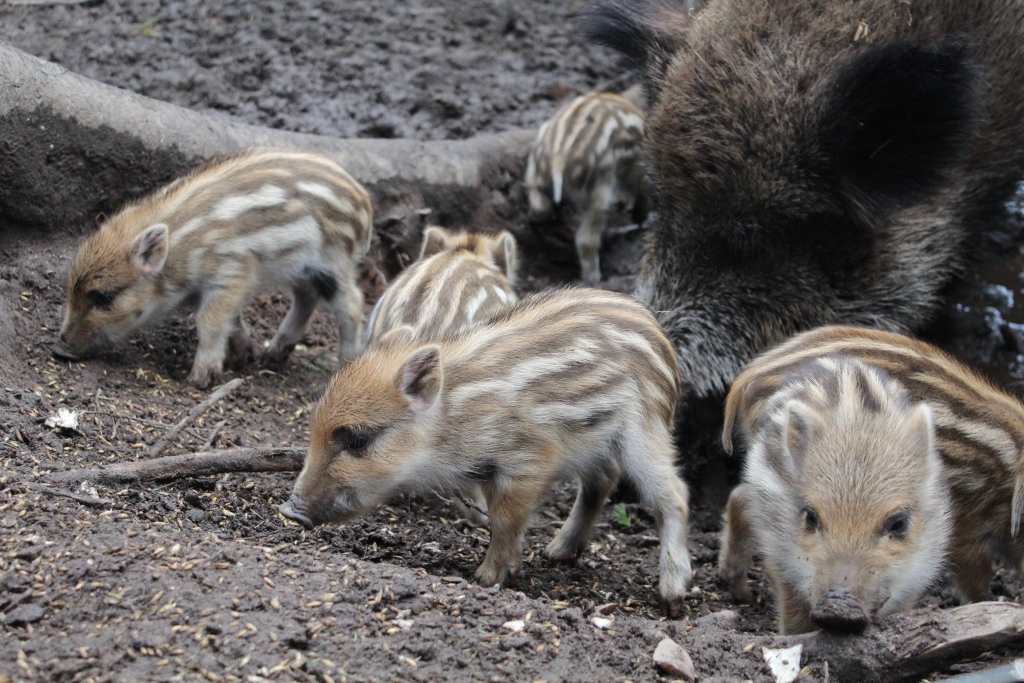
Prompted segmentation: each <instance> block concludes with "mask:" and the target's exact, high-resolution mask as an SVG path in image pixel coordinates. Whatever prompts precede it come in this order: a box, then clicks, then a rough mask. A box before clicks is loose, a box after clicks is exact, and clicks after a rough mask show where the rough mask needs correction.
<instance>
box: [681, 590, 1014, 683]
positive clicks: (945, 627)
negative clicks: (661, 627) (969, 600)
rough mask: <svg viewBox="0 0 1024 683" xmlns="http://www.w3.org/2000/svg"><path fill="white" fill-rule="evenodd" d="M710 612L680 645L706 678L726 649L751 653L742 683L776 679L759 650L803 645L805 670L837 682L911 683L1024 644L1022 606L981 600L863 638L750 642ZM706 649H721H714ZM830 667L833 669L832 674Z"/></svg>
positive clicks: (920, 614)
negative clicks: (809, 669) (991, 653)
mask: <svg viewBox="0 0 1024 683" xmlns="http://www.w3.org/2000/svg"><path fill="white" fill-rule="evenodd" d="M715 616H716V615H714V614H712V615H709V617H703V618H701V619H697V620H695V621H694V622H693V625H692V629H691V630H689V631H687V632H686V633H681V632H679V631H677V634H678V637H677V640H678V641H679V644H680V645H682V646H683V647H685V648H686V650H687V651H688V652H689V653H690V654H691V656H692V657H693V660H694V664H695V665H696V668H697V673H698V674H699V675H700V676H702V677H703V676H711V675H713V674H714V673H715V672H716V670H717V667H718V665H719V654H720V652H721V651H723V650H724V651H731V652H745V653H747V655H746V656H747V657H749V659H746V658H744V659H743V667H742V670H741V671H735V672H733V673H735V677H736V678H741V677H742V678H746V679H750V680H753V681H755V682H760V681H765V682H768V681H772V680H773V677H772V675H771V673H770V672H769V669H768V665H767V664H766V663H765V662H764V660H763V657H762V654H761V648H762V647H766V648H770V649H784V648H790V647H792V646H794V645H797V644H798V643H799V644H802V645H803V654H802V657H801V661H800V666H801V667H805V666H810V667H811V670H812V671H816V672H817V673H816V675H817V676H818V677H821V678H823V677H824V676H823V674H824V672H825V671H826V670H827V671H828V672H829V677H828V680H831V681H835V682H836V683H909V682H910V681H915V682H916V681H920V680H921V679H923V678H925V677H928V676H929V675H930V674H932V673H941V672H944V671H947V670H949V668H950V667H951V666H952V665H954V664H957V663H959V662H964V661H969V660H971V659H975V658H977V657H978V656H980V655H982V654H984V653H986V652H991V651H993V650H999V649H1001V648H1008V647H1013V646H1015V645H1017V644H1019V643H1021V642H1024V606H1022V605H1018V604H1015V603H1010V602H977V603H974V604H971V605H964V606H963V607H955V608H953V609H937V608H926V609H920V610H914V611H912V612H904V613H902V614H897V615H893V616H891V617H889V618H888V619H886V620H885V621H883V622H882V623H881V624H880V625H872V626H870V627H868V629H867V630H866V631H865V632H864V633H862V634H859V635H856V634H841V633H832V632H825V631H818V632H814V633H806V634H802V635H797V636H775V637H772V636H763V637H760V638H754V637H751V636H750V634H745V633H741V632H739V631H736V630H733V629H731V628H727V627H725V626H724V625H723V624H722V622H721V620H717V621H716V620H715V619H714V618H713V617H715ZM708 643H715V644H716V646H715V647H714V648H708V647H707V644H708ZM826 667H827V669H826Z"/></svg>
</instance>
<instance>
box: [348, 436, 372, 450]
mask: <svg viewBox="0 0 1024 683" xmlns="http://www.w3.org/2000/svg"><path fill="white" fill-rule="evenodd" d="M369 445H370V437H369V436H367V435H366V434H363V433H362V432H354V433H353V434H352V435H350V436H349V437H348V450H350V451H361V450H363V449H364V448H366V447H367V446H369Z"/></svg>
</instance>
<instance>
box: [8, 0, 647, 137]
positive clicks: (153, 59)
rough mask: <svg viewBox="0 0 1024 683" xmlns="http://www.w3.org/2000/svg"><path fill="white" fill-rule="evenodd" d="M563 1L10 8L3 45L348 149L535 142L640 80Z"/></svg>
mask: <svg viewBox="0 0 1024 683" xmlns="http://www.w3.org/2000/svg"><path fill="white" fill-rule="evenodd" d="M579 4H580V3H578V2H560V1H558V0H531V1H530V2H522V1H512V0H504V1H503V0H416V1H414V2H395V1H393V0H391V1H384V2H382V1H381V0H327V1H324V0H289V1H288V2H282V1H281V0H259V1H257V2H252V1H249V0H224V1H223V2H217V3H208V2H201V1H199V0H187V1H184V2H157V1H155V0H141V1H139V0H133V1H131V2H125V1H118V0H107V1H106V2H100V3H95V6H92V7H81V6H71V7H66V6H63V7H62V6H53V5H44V6H11V5H3V4H0V39H2V40H6V41H8V42H10V43H11V44H12V45H14V46H15V47H18V48H21V49H23V50H25V51H27V52H30V53H31V54H34V55H36V56H38V57H43V58H44V59H49V60H51V61H54V62H57V63H59V64H62V65H63V66H65V67H67V68H68V69H70V70H72V71H75V72H77V73H80V74H83V75H85V76H88V77H90V78H95V79H96V80H99V81H102V82H104V83H109V84H111V85H116V86H118V87H121V88H126V89H128V90H131V91H133V92H137V93H141V94H143V95H148V96H150V97H155V98H157V99H159V100H164V101H166V102H173V103H175V104H180V105H182V106H186V107H191V108H193V109H197V110H200V111H215V112H223V113H226V114H230V115H232V116H234V117H238V118H240V119H242V120H244V121H246V122H248V123H252V124H256V125H263V126H269V127H272V128H283V129H287V130H294V131H300V132H303V133H320V134H323V135H335V136H339V137H384V138H391V137H406V138H420V139H441V138H464V137H469V136H471V135H476V134H477V133H481V132H487V131H500V130H506V129H508V128H516V127H520V128H534V127H538V126H540V124H541V123H542V122H543V121H544V120H545V119H546V118H547V117H548V116H550V115H551V113H552V112H553V111H554V109H555V108H556V107H557V106H558V104H559V101H560V100H562V99H563V98H565V97H566V96H568V95H570V94H572V95H579V94H582V93H584V92H587V91H589V90H594V89H598V88H601V89H616V90H621V89H625V88H626V87H628V85H629V84H630V81H629V78H630V74H629V73H628V72H627V71H626V70H625V69H624V68H623V66H622V61H621V59H620V58H619V57H617V56H615V55H614V54H613V53H611V52H609V51H606V50H603V49H600V48H596V47H592V46H589V45H587V44H585V43H584V42H583V41H582V39H580V38H579V36H578V35H577V33H576V32H575V31H574V30H573V26H572V22H571V20H570V16H571V15H572V13H573V12H574V11H575V10H576V8H577V7H578V6H579Z"/></svg>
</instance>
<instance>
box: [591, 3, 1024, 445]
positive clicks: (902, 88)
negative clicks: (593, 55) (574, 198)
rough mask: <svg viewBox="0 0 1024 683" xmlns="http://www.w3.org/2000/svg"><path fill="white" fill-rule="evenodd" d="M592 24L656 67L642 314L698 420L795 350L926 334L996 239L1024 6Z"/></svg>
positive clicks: (652, 71)
mask: <svg viewBox="0 0 1024 683" xmlns="http://www.w3.org/2000/svg"><path fill="white" fill-rule="evenodd" d="M585 21H586V29H587V32H588V33H589V34H590V36H591V37H592V38H594V39H596V40H597V41H599V42H602V43H604V44H606V45H610V46H612V47H614V48H617V49H619V50H621V51H623V52H625V53H626V54H627V55H629V56H631V57H632V58H633V59H634V60H636V62H637V63H638V64H639V65H640V66H641V67H642V68H643V72H644V80H645V83H644V86H645V90H646V95H647V98H648V102H649V112H648V115H647V141H646V149H647V153H648V155H649V157H650V161H651V164H652V168H653V172H654V184H655V185H656V188H657V189H656V199H657V201H656V203H657V205H658V217H657V221H656V223H655V224H654V227H653V229H652V230H651V234H650V238H649V241H648V244H647V250H646V254H645V258H644V262H643V265H642V272H641V275H640V279H639V284H638V295H639V296H640V297H641V298H642V299H644V300H645V301H647V302H648V303H650V305H651V306H652V307H653V308H654V310H656V311H657V312H658V318H659V321H660V322H661V324H662V325H663V326H664V328H665V330H666V331H667V333H668V334H669V336H670V338H671V339H672V340H673V342H674V343H675V345H676V347H677V350H678V352H679V362H680V366H681V369H682V374H683V380H684V385H685V386H686V387H687V395H686V396H685V397H684V402H687V403H689V406H690V407H689V410H690V411H691V416H692V414H693V413H692V411H694V410H695V408H694V406H699V405H700V404H701V403H702V402H701V401H699V400H698V399H700V398H702V397H703V398H708V397H714V399H715V403H714V411H713V414H715V415H718V414H720V403H719V402H718V399H720V398H721V395H722V393H723V392H724V391H725V390H726V389H727V388H728V386H729V384H730V383H731V382H732V380H733V378H734V377H735V376H736V374H737V373H738V372H739V371H740V369H741V368H742V367H743V366H744V364H746V363H747V362H748V361H750V360H751V359H752V358H754V356H755V355H757V354H758V353H759V352H760V351H763V350H765V349H767V348H768V347H770V346H772V345H774V344H776V343H778V342H780V341H782V340H783V339H785V338H786V337H788V336H790V335H792V334H794V333H796V332H799V331H802V330H806V329H810V328H812V327H816V326H819V325H825V324H836V323H845V324H858V325H867V326H871V327H875V328H881V329H884V330H890V331H896V332H907V331H912V330H916V329H920V328H921V327H922V326H923V325H924V324H925V323H927V322H928V321H929V319H930V318H931V316H932V314H933V313H934V312H935V310H936V307H937V304H938V303H939V298H940V290H941V289H942V287H943V286H944V285H945V284H947V283H948V282H949V281H950V280H951V279H952V278H953V276H954V275H955V273H956V271H957V269H958V268H959V267H960V266H961V265H962V263H963V262H964V259H965V258H966V257H967V256H968V254H969V251H970V247H971V246H972V245H973V244H974V243H976V242H977V241H978V240H979V237H980V236H981V235H983V234H984V233H986V232H987V231H992V230H994V229H998V227H999V226H1000V224H1001V222H1002V221H1003V219H1004V213H1005V209H1004V203H1005V201H1006V200H1007V199H1008V198H1009V197H1010V196H1011V194H1012V193H1013V191H1014V188H1015V186H1016V183H1017V182H1018V181H1019V180H1020V176H1021V171H1022V165H1024V144H1022V142H1024V140H1022V138H1024V87H1022V86H1024V54H1022V46H1024V3H1020V2H1017V1H1016V0H977V1H975V2H964V1H963V0H908V1H899V0H862V1H860V2H857V1H840V0H828V1H823V0H711V1H710V2H709V3H707V5H706V6H705V7H704V8H703V9H701V10H700V11H698V12H693V11H688V10H687V9H686V6H685V5H683V4H674V3H672V2H669V0H647V1H645V2H639V3H626V2H621V3H615V2H612V3H606V4H603V5H600V6H597V7H595V8H593V9H591V10H590V11H589V12H588V14H587V15H586V17H585ZM703 405H704V409H709V408H710V405H711V403H710V402H708V401H704V402H703ZM705 427H707V425H705ZM705 431H706V429H705Z"/></svg>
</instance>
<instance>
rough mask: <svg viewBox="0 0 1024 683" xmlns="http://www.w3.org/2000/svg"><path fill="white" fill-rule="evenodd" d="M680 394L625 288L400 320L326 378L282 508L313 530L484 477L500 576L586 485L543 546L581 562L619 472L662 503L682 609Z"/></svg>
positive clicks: (672, 600)
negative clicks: (565, 479)
mask: <svg viewBox="0 0 1024 683" xmlns="http://www.w3.org/2000/svg"><path fill="white" fill-rule="evenodd" d="M679 392H680V386H679V371H678V365H677V363H676V357H675V352H674V351H673V349H672V345H671V344H669V342H668V340H667V339H666V338H665V336H664V334H663V333H662V331H661V328H660V327H659V326H658V323H657V322H656V321H655V319H654V317H653V316H652V315H651V313H650V312H649V311H648V310H647V309H646V308H645V307H644V306H643V305H642V304H640V303H639V302H637V301H636V300H635V299H632V298H631V297H627V296H624V295H621V294H615V293H611V292H602V291H598V290H586V289H567V290H554V291H548V292H543V293H540V294H534V295H532V296H529V297H526V298H525V299H523V300H522V301H520V302H519V303H518V304H516V305H514V306H511V307H510V308H508V309H507V310H506V311H505V312H503V313H500V314H498V315H497V316H495V317H494V318H492V319H491V320H490V321H489V322H488V323H487V324H484V325H476V326H473V327H469V328H467V329H465V330H464V331H462V332H461V333H459V334H455V335H449V336H446V337H444V338H443V339H441V340H439V341H437V342H436V343H422V342H419V341H417V340H416V339H415V338H414V337H413V335H412V334H411V333H410V330H409V328H407V327H400V328H397V329H396V330H394V331H393V332H391V333H390V334H388V335H386V336H385V337H383V338H382V339H380V340H378V342H377V343H376V344H375V345H374V346H371V347H369V348H368V349H367V350H366V352H365V353H364V354H363V355H362V356H360V357H359V358H358V359H356V360H355V361H354V362H353V363H351V364H349V365H348V366H347V367H345V368H343V369H342V370H341V372H339V373H338V374H337V375H336V376H335V378H334V379H333V380H332V381H331V383H330V385H329V386H328V388H327V391H326V393H325V394H324V397H323V399H322V400H321V401H320V403H319V405H318V406H317V408H316V411H315V414H314V417H313V432H312V435H311V438H310V449H309V455H308V456H307V458H306V463H305V466H304V467H303V470H302V472H301V474H300V475H299V478H298V480H297V481H296V483H295V489H294V491H293V493H292V496H291V498H290V499H289V500H288V502H286V503H285V504H284V505H283V506H282V507H281V511H282V513H283V514H285V515H286V516H287V517H289V518H291V519H293V520H296V521H298V522H301V523H302V524H304V525H307V526H312V525H315V524H323V523H326V522H345V521H347V520H350V519H353V518H355V517H357V516H359V515H361V514H364V513H366V512H367V511H369V510H371V509H373V508H374V507H375V506H377V505H378V504H380V503H381V502H383V501H384V500H385V499H387V498H388V496H390V495H392V494H393V493H396V492H400V491H435V490H444V489H450V488H453V487H458V486H462V485H465V484H466V483H470V482H477V483H479V484H480V485H481V486H482V487H483V491H484V494H485V496H486V498H487V506H488V514H489V516H490V529H491V544H490V547H489V548H488V550H487V555H486V557H485V559H484V561H483V564H481V566H480V568H479V569H478V570H477V572H476V576H477V578H478V580H479V581H480V582H481V583H482V584H483V585H492V584H497V583H502V582H503V581H505V579H507V578H508V577H509V576H512V575H515V574H516V573H517V572H518V570H519V567H520V563H521V561H522V548H521V543H522V537H523V532H524V530H525V528H526V524H527V521H528V519H529V517H530V514H531V512H532V511H533V509H534V508H535V507H536V505H537V503H538V502H539V500H540V498H541V496H543V495H544V493H545V491H547V489H548V488H549V487H550V486H551V485H552V483H553V482H555V481H557V480H558V478H559V477H560V476H562V475H563V474H568V475H571V476H574V477H575V478H576V479H577V480H578V481H579V484H580V490H579V495H578V497H577V498H576V504H575V505H574V506H573V509H572V512H571V513H570V515H569V519H568V520H567V521H566V523H565V525H564V526H563V527H562V528H561V530H560V531H559V532H558V535H557V536H555V538H554V540H552V541H551V543H550V544H549V545H548V546H547V550H546V553H547V556H548V557H549V558H551V559H553V560H574V559H575V558H577V557H578V556H579V555H580V554H581V553H582V552H583V551H584V549H585V548H586V546H587V541H588V539H589V537H590V534H591V532H592V531H593V528H594V523H595V522H596V521H597V516H598V514H599V512H600V510H601V508H602V506H603V505H604V502H605V499H606V498H607V496H608V494H609V492H610V491H611V490H612V488H613V487H614V486H615V485H616V482H617V481H618V479H619V476H620V474H621V475H624V476H626V477H628V478H629V479H631V480H632V481H633V483H634V484H635V486H636V488H637V490H638V491H639V493H640V496H641V498H642V500H643V501H644V502H645V503H647V504H648V505H650V506H651V507H652V508H654V511H655V516H656V519H657V521H658V527H659V533H660V536H661V584H660V589H661V595H662V597H663V598H664V599H665V600H666V602H667V603H668V605H669V607H670V609H671V611H673V612H678V609H679V607H680V604H681V601H682V598H683V596H684V594H685V590H686V584H687V582H688V581H689V579H690V557H689V552H688V549H687V518H688V510H687V490H686V485H685V484H684V483H683V481H682V480H681V479H680V478H679V476H678V475H677V474H676V471H675V467H674V462H673V461H674V458H675V454H676V451H675V448H674V446H673V442H672V424H673V416H674V414H675V409H676V404H677V402H678V399H679Z"/></svg>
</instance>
